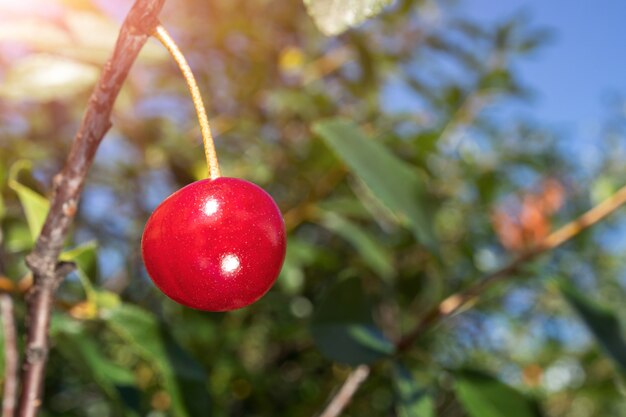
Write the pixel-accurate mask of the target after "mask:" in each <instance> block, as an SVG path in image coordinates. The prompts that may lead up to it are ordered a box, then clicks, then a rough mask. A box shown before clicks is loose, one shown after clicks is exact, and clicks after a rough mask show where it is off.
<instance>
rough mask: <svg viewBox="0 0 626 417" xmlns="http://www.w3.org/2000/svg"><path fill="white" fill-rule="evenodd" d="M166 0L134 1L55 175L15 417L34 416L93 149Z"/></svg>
mask: <svg viewBox="0 0 626 417" xmlns="http://www.w3.org/2000/svg"><path fill="white" fill-rule="evenodd" d="M164 1H165V0H137V1H136V2H135V4H134V5H133V6H132V8H131V10H130V12H129V13H128V16H127V17H126V20H125V21H124V23H123V25H122V27H121V29H120V34H119V37H118V39H117V43H116V45H115V49H114V51H113V55H112V57H111V58H110V59H109V60H108V61H107V63H106V64H105V66H104V68H103V71H102V74H101V76H100V79H99V81H98V83H97V84H96V87H95V89H94V91H93V93H92V94H91V97H90V99H89V104H88V107H87V110H86V112H85V114H84V116H83V120H82V122H81V125H80V128H79V130H78V133H77V134H76V136H75V138H74V142H73V144H72V147H71V149H70V153H69V155H68V158H67V160H66V162H65V166H64V168H63V170H62V171H61V172H60V173H59V174H57V175H56V176H55V177H54V180H53V188H52V201H51V205H50V212H49V213H48V217H47V218H46V222H45V224H44V226H43V228H42V231H41V234H40V235H39V238H38V239H37V242H36V244H35V248H34V250H33V252H32V253H31V254H30V255H28V256H27V257H26V263H27V264H28V266H29V268H30V269H31V270H32V272H33V276H34V285H33V287H32V289H31V290H30V291H29V293H28V296H27V300H28V318H27V325H28V335H27V339H26V349H25V355H24V366H23V371H22V392H21V395H20V400H19V408H18V410H19V417H35V416H36V414H37V411H38V409H39V406H40V404H41V398H40V397H41V391H42V385H43V379H44V374H45V367H46V362H47V357H48V349H49V346H48V327H49V323H50V315H51V312H52V305H53V301H54V296H55V292H56V289H57V288H58V286H59V284H60V283H61V281H62V280H63V278H64V276H65V275H66V274H67V273H68V272H69V271H70V270H71V266H70V265H68V264H67V263H62V262H59V261H58V259H59V255H60V253H61V250H62V249H63V243H64V241H65V238H66V236H67V233H68V230H69V226H70V224H71V222H72V220H73V218H74V215H75V214H76V210H77V204H78V200H79V198H80V194H81V192H82V189H83V185H84V183H85V178H86V176H87V172H88V171H89V168H90V167H91V164H92V163H93V159H94V157H95V154H96V150H97V149H98V146H99V145H100V143H101V141H102V139H103V137H104V135H105V134H106V132H107V131H108V130H109V128H110V127H111V121H110V116H111V111H112V109H113V104H114V102H115V99H116V98H117V95H118V93H119V91H120V89H121V87H122V84H123V83H124V80H125V79H126V77H127V75H128V72H129V70H130V68H131V66H132V64H133V62H134V61H135V59H136V58H137V55H138V54H139V51H140V50H141V48H142V47H143V45H144V44H145V43H146V41H147V40H148V38H149V36H150V34H151V33H152V31H153V30H154V28H155V27H156V26H157V24H158V15H159V13H160V11H161V9H162V7H163V3H164Z"/></svg>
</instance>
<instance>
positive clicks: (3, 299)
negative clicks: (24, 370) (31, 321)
mask: <svg viewBox="0 0 626 417" xmlns="http://www.w3.org/2000/svg"><path fill="white" fill-rule="evenodd" d="M0 315H1V316H2V317H1V318H2V330H3V332H4V389H3V391H2V417H13V416H14V415H15V405H16V404H17V389H18V378H17V374H18V366H19V360H20V358H19V354H18V351H17V331H16V330H15V316H14V315H13V299H12V298H11V295H10V294H0Z"/></svg>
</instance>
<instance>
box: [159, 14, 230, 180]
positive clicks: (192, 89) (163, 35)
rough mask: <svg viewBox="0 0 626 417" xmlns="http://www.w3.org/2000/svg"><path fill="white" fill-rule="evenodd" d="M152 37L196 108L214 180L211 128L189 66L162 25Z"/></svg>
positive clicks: (216, 171) (216, 170) (216, 169)
mask: <svg viewBox="0 0 626 417" xmlns="http://www.w3.org/2000/svg"><path fill="white" fill-rule="evenodd" d="M153 36H154V37H155V38H157V39H158V40H159V42H161V43H162V44H163V46H165V48H166V49H167V50H168V51H169V53H170V55H172V58H174V61H176V64H177V65H178V68H180V71H181V72H182V73H183V77H184V78H185V81H186V82H187V87H189V93H191V99H192V100H193V105H194V107H195V108H196V114H197V115H198V122H199V123H200V131H201V132H202V142H203V143H204V155H205V156H206V162H207V166H208V168H209V177H210V178H211V179H212V180H214V179H216V178H219V177H220V176H221V173H220V165H219V163H218V162H217V153H216V152H215V144H214V143H213V136H212V135H211V128H210V127H209V118H208V117H207V115H206V110H205V108H204V103H203V102H202V96H200V89H199V88H198V84H197V83H196V79H195V78H194V76H193V73H192V72H191V68H189V64H188V63H187V60H186V59H185V57H184V55H183V53H182V52H181V51H180V49H178V45H176V42H174V40H173V39H172V38H171V36H170V35H169V33H167V30H165V28H164V27H163V26H162V25H157V27H156V29H155V30H154V33H153Z"/></svg>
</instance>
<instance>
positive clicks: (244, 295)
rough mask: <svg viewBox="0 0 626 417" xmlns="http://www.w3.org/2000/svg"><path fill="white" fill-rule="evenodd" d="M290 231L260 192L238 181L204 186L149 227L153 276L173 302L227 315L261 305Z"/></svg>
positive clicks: (172, 199) (147, 250)
mask: <svg viewBox="0 0 626 417" xmlns="http://www.w3.org/2000/svg"><path fill="white" fill-rule="evenodd" d="M285 246H286V245H285V223H284V221H283V218H282V215H281V213H280V210H279V209H278V207H277V206H276V203H275V202H274V200H273V199H272V197H270V195H269V194H268V193H266V192H265V191H264V190H263V189H262V188H260V187H258V186H257V185H255V184H252V183H251V182H248V181H245V180H242V179H238V178H225V177H220V178H217V179H214V180H210V179H207V180H202V181H197V182H194V183H192V184H189V185H187V186H186V187H184V188H181V189H180V190H178V191H176V192H175V193H174V194H172V195H171V196H169V197H168V198H167V199H166V200H165V201H163V202H162V203H161V205H160V206H159V207H157V209H156V210H155V211H154V213H152V216H150V218H149V219H148V222H147V223H146V228H145V230H144V232H143V238H142V242H141V247H142V255H143V260H144V264H145V265H146V269H147V270H148V274H149V275H150V277H151V278H152V280H153V281H154V283H155V284H156V286H157V287H159V288H160V289H161V291H163V292H164V293H165V295H167V296H168V297H170V298H171V299H173V300H175V301H177V302H179V303H181V304H183V305H186V306H188V307H191V308H195V309H199V310H206V311H227V310H234V309H237V308H241V307H245V306H247V305H249V304H252V303H253V302H255V301H256V300H258V299H259V298H261V297H262V296H263V295H264V294H265V293H266V292H267V291H268V290H269V289H270V287H271V286H272V284H274V281H276V278H277V277H278V274H279V272H280V268H281V266H282V264H283V260H284V258H285Z"/></svg>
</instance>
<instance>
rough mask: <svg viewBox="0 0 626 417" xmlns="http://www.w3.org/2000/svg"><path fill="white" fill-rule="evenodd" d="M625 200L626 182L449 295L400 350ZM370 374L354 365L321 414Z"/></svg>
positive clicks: (332, 413)
mask: <svg viewBox="0 0 626 417" xmlns="http://www.w3.org/2000/svg"><path fill="white" fill-rule="evenodd" d="M624 204H626V186H623V187H622V188H620V189H619V190H618V191H617V192H615V194H613V195H612V196H611V197H609V198H607V199H606V200H604V201H603V202H601V203H600V204H598V205H597V206H595V207H593V208H592V209H590V210H589V211H587V212H585V213H584V214H583V215H581V216H580V217H578V218H577V219H576V220H573V221H571V222H569V223H567V224H566V225H564V226H562V227H560V228H559V229H557V230H555V231H554V232H552V233H550V234H549V235H548V236H546V237H545V238H544V239H543V240H542V241H541V242H539V243H538V244H536V245H535V246H534V247H533V248H531V249H529V250H527V251H526V252H523V253H521V254H520V255H518V256H517V257H515V258H514V259H513V260H512V261H511V262H509V263H508V264H507V265H505V266H504V267H502V268H500V269H498V270H496V271H494V272H492V273H491V274H489V275H487V276H486V277H484V278H483V279H481V280H479V281H478V282H477V283H476V284H474V285H472V286H470V287H469V288H467V289H466V290H464V291H461V292H458V293H455V294H452V295H450V296H448V297H446V298H445V299H444V300H443V301H441V302H440V303H439V304H438V305H437V306H435V307H434V308H433V309H431V310H430V311H428V312H427V313H426V314H425V315H424V316H422V318H421V319H420V320H419V321H418V323H417V324H416V325H415V327H414V328H413V329H412V330H411V331H410V332H409V333H407V334H406V335H405V336H404V337H403V338H401V339H400V340H399V341H398V342H397V343H396V352H398V353H402V352H405V351H407V350H408V349H409V348H410V347H411V346H413V343H414V342H415V341H416V340H417V338H418V337H419V336H421V335H422V334H423V333H424V332H425V331H426V330H427V329H429V328H431V327H432V326H433V325H435V324H437V323H438V322H439V321H441V320H443V319H445V318H447V317H450V316H451V315H453V314H454V313H456V312H459V311H461V310H462V309H463V308H465V307H467V308H469V307H471V306H472V305H473V304H472V303H473V302H475V301H476V300H477V299H478V297H479V296H480V295H481V294H483V293H484V292H485V291H487V290H488V289H490V288H491V287H493V286H494V285H496V284H498V283H500V282H502V281H505V280H506V279H509V278H512V277H515V273H516V272H517V271H518V270H519V268H520V267H521V266H522V265H524V264H525V263H527V262H528V261H530V260H532V259H534V258H536V257H537V256H539V255H541V254H543V253H545V252H548V251H550V250H552V249H555V248H557V247H559V246H561V245H562V244H564V243H565V242H567V241H568V240H570V239H571V238H573V237H575V236H576V235H578V234H579V233H581V232H582V231H584V230H586V229H588V228H590V227H591V226H593V225H594V224H596V223H598V222H599V221H601V220H602V219H604V218H605V217H607V216H608V215H610V214H611V213H613V212H614V211H616V210H617V209H618V208H620V207H621V206H623V205H624ZM363 367H365V368H367V371H363V369H364V368H363ZM368 374H369V367H366V366H365V365H361V366H359V367H358V368H355V369H353V370H352V372H351V373H350V375H348V378H347V379H346V381H345V382H344V384H343V386H342V388H341V389H340V390H339V391H338V393H337V394H336V395H335V396H334V397H333V399H332V400H331V402H330V404H329V406H328V407H327V408H326V410H325V411H324V412H323V413H322V415H321V416H320V417H337V416H339V415H340V414H341V412H342V411H343V409H344V408H345V407H346V406H347V405H348V404H349V402H350V400H351V399H352V396H354V394H355V393H356V392H357V390H358V388H359V386H360V385H361V384H362V383H363V382H365V380H366V379H367V377H368ZM355 381H358V383H355Z"/></svg>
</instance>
